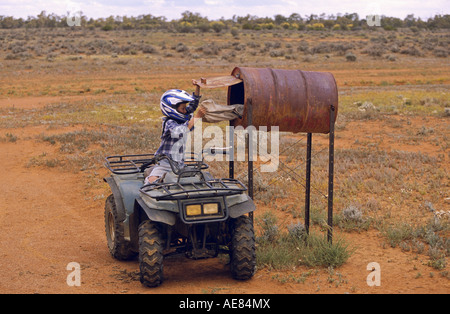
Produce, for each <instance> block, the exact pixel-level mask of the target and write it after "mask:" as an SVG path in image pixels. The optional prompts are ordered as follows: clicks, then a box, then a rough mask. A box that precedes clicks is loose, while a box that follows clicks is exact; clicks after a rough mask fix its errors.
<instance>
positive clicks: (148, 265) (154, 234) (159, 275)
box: [139, 220, 164, 287]
mask: <svg viewBox="0 0 450 314" xmlns="http://www.w3.org/2000/svg"><path fill="white" fill-rule="evenodd" d="M163 246H164V241H163V239H162V237H161V234H160V232H159V230H158V228H157V227H156V225H155V224H154V223H153V222H151V221H150V220H146V221H144V222H142V223H141V224H140V225H139V269H140V272H141V278H140V279H141V283H142V284H143V285H144V286H147V287H157V286H159V285H160V284H161V283H162V281H163V257H164V256H163Z"/></svg>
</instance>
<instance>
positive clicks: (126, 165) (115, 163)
mask: <svg viewBox="0 0 450 314" xmlns="http://www.w3.org/2000/svg"><path fill="white" fill-rule="evenodd" d="M154 157H155V154H141V155H121V156H108V157H106V158H105V160H106V163H105V166H106V168H108V169H109V170H110V171H111V172H112V173H114V174H132V173H139V172H143V170H142V169H141V168H142V165H144V164H147V163H151V162H152V161H153V160H154Z"/></svg>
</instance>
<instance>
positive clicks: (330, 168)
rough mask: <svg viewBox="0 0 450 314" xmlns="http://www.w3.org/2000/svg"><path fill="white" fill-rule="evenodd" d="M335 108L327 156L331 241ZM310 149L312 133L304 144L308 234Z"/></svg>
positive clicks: (328, 233) (332, 112)
mask: <svg viewBox="0 0 450 314" xmlns="http://www.w3.org/2000/svg"><path fill="white" fill-rule="evenodd" d="M335 117H336V108H335V107H334V106H331V107H330V134H329V148H328V151H329V155H328V196H327V200H328V221H327V222H328V231H327V239H328V241H329V242H330V243H332V241H333V181H334V124H335V123H334V120H335ZM311 148H312V133H308V135H307V142H306V180H305V181H306V184H305V230H306V233H307V234H309V221H310V204H311V197H310V196H311Z"/></svg>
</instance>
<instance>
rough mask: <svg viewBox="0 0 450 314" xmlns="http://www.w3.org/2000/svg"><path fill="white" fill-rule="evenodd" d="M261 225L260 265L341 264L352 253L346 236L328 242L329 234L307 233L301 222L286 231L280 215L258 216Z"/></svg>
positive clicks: (258, 250)
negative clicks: (280, 221) (281, 225)
mask: <svg viewBox="0 0 450 314" xmlns="http://www.w3.org/2000/svg"><path fill="white" fill-rule="evenodd" d="M256 222H257V224H258V226H259V227H260V236H258V237H257V240H256V243H257V250H256V260H257V265H258V266H259V267H270V268H274V269H287V268H292V267H295V266H299V265H305V266H309V267H317V266H320V267H330V266H331V267H339V266H341V265H343V264H344V263H345V262H346V261H347V260H348V258H349V257H350V256H351V254H352V252H353V249H351V248H350V246H349V244H347V243H346V242H345V241H344V240H342V239H337V238H335V239H334V241H333V243H330V242H328V240H327V238H326V236H325V235H323V234H321V235H316V234H313V233H310V234H309V235H307V234H306V232H305V231H304V230H305V229H304V227H303V226H302V225H301V224H293V225H290V226H289V227H288V232H282V231H280V229H279V226H278V224H277V219H276V217H275V216H274V215H273V214H272V213H270V212H266V213H264V214H263V216H262V217H261V218H258V219H257V220H256Z"/></svg>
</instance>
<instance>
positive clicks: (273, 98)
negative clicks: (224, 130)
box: [196, 67, 338, 241]
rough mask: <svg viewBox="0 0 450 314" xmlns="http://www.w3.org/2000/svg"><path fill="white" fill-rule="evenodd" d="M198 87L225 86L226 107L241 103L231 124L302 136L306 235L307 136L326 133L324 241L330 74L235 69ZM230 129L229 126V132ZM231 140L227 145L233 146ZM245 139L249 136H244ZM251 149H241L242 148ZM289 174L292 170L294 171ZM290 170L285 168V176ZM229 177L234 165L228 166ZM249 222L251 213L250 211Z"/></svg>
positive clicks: (332, 118) (333, 108) (333, 112)
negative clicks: (304, 139) (304, 138)
mask: <svg viewBox="0 0 450 314" xmlns="http://www.w3.org/2000/svg"><path fill="white" fill-rule="evenodd" d="M196 85H198V88H200V87H202V88H217V87H225V86H227V87H228V105H236V104H244V112H243V115H242V118H236V119H234V120H232V121H230V124H231V125H232V126H242V127H244V128H246V127H248V126H254V127H255V128H256V129H258V128H259V127H261V126H265V127H267V130H271V127H273V126H277V127H278V130H279V131H281V132H293V133H298V132H304V133H307V144H306V145H307V147H306V159H305V162H306V179H305V185H304V186H305V227H306V231H307V232H309V217H310V216H309V212H310V192H311V190H310V187H311V158H312V157H311V156H312V155H311V148H312V134H313V133H329V159H328V167H329V168H328V194H327V195H326V198H327V201H328V231H327V233H328V240H329V241H331V240H332V230H333V177H334V175H333V173H334V124H335V122H336V117H337V110H338V91H337V86H336V81H335V79H334V77H333V75H332V74H331V73H326V72H309V71H300V70H278V69H268V68H248V67H236V68H234V70H233V72H232V73H231V75H229V76H221V77H216V78H212V79H201V80H200V81H197V82H196ZM230 130H233V128H230ZM233 138H234V137H233V136H230V141H231V142H230V143H229V146H230V147H233V142H232V141H233ZM247 138H249V137H247ZM250 146H251V145H247V150H249V149H250ZM251 155H252V154H251V153H250V152H249V151H248V153H247V157H248V161H247V163H248V194H249V196H250V197H251V198H253V161H252V160H251V158H249V156H251ZM294 170H295V169H294ZM292 171H293V170H292V169H291V172H292ZM229 175H230V178H233V177H234V161H233V160H230V162H229ZM250 217H252V219H253V213H250Z"/></svg>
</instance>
